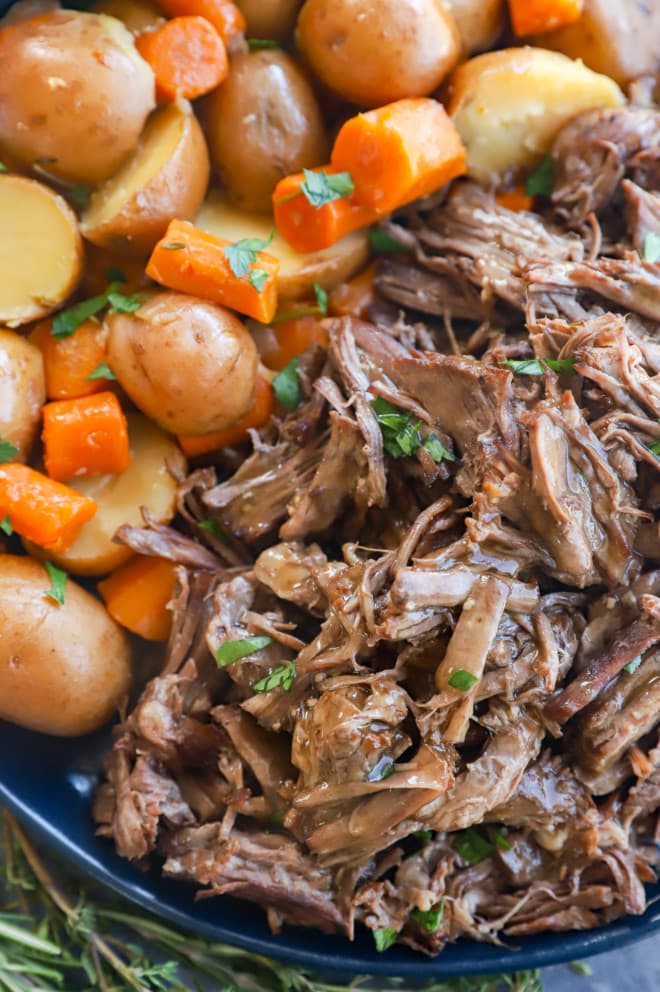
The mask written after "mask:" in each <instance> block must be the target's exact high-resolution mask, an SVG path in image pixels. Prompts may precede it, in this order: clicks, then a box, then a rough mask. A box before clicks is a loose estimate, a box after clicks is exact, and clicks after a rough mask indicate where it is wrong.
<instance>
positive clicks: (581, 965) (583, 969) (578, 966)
mask: <svg viewBox="0 0 660 992" xmlns="http://www.w3.org/2000/svg"><path fill="white" fill-rule="evenodd" d="M568 967H569V968H570V969H571V971H572V972H574V974H576V975H582V976H584V977H585V978H588V977H589V975H593V973H594V972H593V968H592V967H591V966H590V965H588V964H585V962H584V961H571V962H570V964H569V966H568Z"/></svg>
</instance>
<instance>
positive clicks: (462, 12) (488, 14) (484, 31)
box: [442, 0, 505, 55]
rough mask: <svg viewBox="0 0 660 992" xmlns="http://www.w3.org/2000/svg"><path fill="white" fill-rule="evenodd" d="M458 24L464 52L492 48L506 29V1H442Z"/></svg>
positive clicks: (467, 53) (470, 52) (470, 53)
mask: <svg viewBox="0 0 660 992" xmlns="http://www.w3.org/2000/svg"><path fill="white" fill-rule="evenodd" d="M442 3H443V6H444V7H445V8H446V9H447V10H448V11H449V13H450V14H451V15H452V17H453V18H454V20H455V22H456V27H457V28H458V33H459V35H460V37H461V44H462V47H463V52H464V53H465V54H466V55H472V54H473V52H485V51H486V49H488V48H492V47H493V45H494V44H495V42H496V41H497V39H498V38H499V36H500V35H501V33H502V30H503V28H504V7H505V0H442Z"/></svg>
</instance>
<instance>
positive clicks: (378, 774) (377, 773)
mask: <svg viewBox="0 0 660 992" xmlns="http://www.w3.org/2000/svg"><path fill="white" fill-rule="evenodd" d="M395 771H396V765H395V764H394V761H393V760H392V758H390V756H389V755H388V754H383V755H382V756H381V757H380V758H379V759H378V761H377V762H376V764H375V765H374V767H373V768H372V769H371V771H370V772H369V774H368V775H367V782H382V781H383V779H384V778H389V777H390V775H394V772H395Z"/></svg>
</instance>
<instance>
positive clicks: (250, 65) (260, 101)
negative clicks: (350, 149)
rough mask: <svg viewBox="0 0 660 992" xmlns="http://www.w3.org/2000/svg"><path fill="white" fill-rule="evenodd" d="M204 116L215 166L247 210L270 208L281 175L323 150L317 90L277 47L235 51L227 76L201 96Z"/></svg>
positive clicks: (319, 159) (310, 163)
mask: <svg viewBox="0 0 660 992" xmlns="http://www.w3.org/2000/svg"><path fill="white" fill-rule="evenodd" d="M204 121H205V125H206V133H207V137H208V140H209V151H210V153H211V162H212V163H213V167H214V169H216V170H217V172H218V174H219V175H220V178H221V179H222V181H223V183H224V184H225V186H226V187H227V192H228V194H229V196H230V198H231V199H232V200H233V201H234V203H236V204H237V205H238V206H240V207H243V208H244V209H245V210H269V209H270V203H271V195H272V192H273V190H274V189H275V186H276V185H277V183H278V182H279V181H280V179H282V177H283V176H286V175H289V174H290V173H293V172H300V170H301V169H303V168H313V167H314V166H316V165H321V164H322V163H323V162H325V161H326V160H327V157H328V138H327V135H326V131H325V126H324V124H323V118H322V117H321V111H320V109H319V105H318V102H317V99H316V97H315V95H314V91H313V90H312V88H311V86H310V84H309V83H308V82H307V79H306V78H305V76H304V75H303V73H302V72H301V70H300V69H299V68H298V66H297V65H296V63H295V62H294V61H293V59H292V58H291V56H289V55H287V54H286V53H285V52H281V51H279V50H277V49H272V48H270V49H264V50H262V51H257V52H252V53H250V54H245V55H239V56H238V57H237V58H235V59H234V60H233V61H232V66H231V72H230V74H229V77H228V79H227V80H226V81H225V82H224V83H223V84H222V86H219V87H218V88H217V89H216V90H214V91H213V93H211V94H210V95H209V96H208V98H207V100H206V104H205V116H204Z"/></svg>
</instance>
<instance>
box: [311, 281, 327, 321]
mask: <svg viewBox="0 0 660 992" xmlns="http://www.w3.org/2000/svg"><path fill="white" fill-rule="evenodd" d="M314 296H315V297H316V305H317V307H318V308H319V312H320V313H322V314H323V316H324V317H326V316H327V314H328V294H327V293H326V291H325V290H324V288H323V286H320V285H319V283H317V282H315V283H314Z"/></svg>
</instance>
